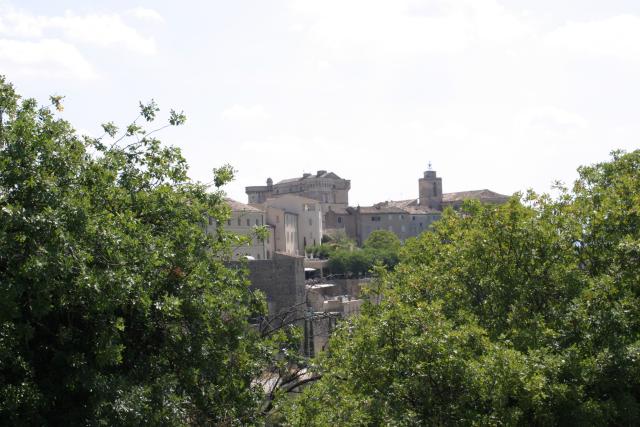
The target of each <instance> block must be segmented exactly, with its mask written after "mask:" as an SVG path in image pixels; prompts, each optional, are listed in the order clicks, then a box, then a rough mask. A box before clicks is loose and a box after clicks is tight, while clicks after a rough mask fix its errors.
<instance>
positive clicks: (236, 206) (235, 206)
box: [224, 199, 262, 212]
mask: <svg viewBox="0 0 640 427" xmlns="http://www.w3.org/2000/svg"><path fill="white" fill-rule="evenodd" d="M224 200H225V202H227V204H228V205H229V207H230V208H231V211H232V212H243V211H244V212H262V209H258V208H256V207H254V206H251V205H246V204H244V203H240V202H238V201H235V200H233V199H224Z"/></svg>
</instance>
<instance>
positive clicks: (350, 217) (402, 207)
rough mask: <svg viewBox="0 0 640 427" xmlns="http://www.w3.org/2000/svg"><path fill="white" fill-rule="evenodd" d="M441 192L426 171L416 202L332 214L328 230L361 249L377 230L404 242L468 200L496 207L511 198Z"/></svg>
mask: <svg viewBox="0 0 640 427" xmlns="http://www.w3.org/2000/svg"><path fill="white" fill-rule="evenodd" d="M442 188H443V187H442V178H441V177H439V176H438V175H437V173H436V171H433V170H428V171H425V172H424V174H423V177H422V178H420V179H418V198H417V199H409V200H390V201H385V202H380V203H376V204H375V205H373V206H358V207H357V208H346V209H336V210H335V211H334V210H330V211H329V212H328V213H327V214H326V215H325V219H326V227H327V229H333V230H343V231H344V232H345V233H346V234H347V236H349V237H350V238H352V239H354V240H356V242H357V243H358V245H362V244H363V243H364V241H365V240H367V237H369V235H370V234H371V232H373V231H375V230H388V231H392V232H393V233H395V234H396V235H397V236H398V238H399V239H400V240H402V241H404V240H406V239H408V238H410V237H415V236H418V235H420V234H421V233H422V232H424V231H426V230H427V229H429V227H430V226H431V224H432V223H433V222H434V221H436V220H438V219H439V218H440V216H441V214H442V211H443V210H444V209H445V208H447V207H451V208H453V209H459V208H460V206H461V205H462V203H463V202H464V201H465V200H470V199H473V200H479V201H481V202H483V203H496V204H500V203H505V202H506V201H507V200H508V199H509V196H505V195H503V194H498V193H495V192H493V191H490V190H486V189H485V190H474V191H461V192H455V193H443V192H442Z"/></svg>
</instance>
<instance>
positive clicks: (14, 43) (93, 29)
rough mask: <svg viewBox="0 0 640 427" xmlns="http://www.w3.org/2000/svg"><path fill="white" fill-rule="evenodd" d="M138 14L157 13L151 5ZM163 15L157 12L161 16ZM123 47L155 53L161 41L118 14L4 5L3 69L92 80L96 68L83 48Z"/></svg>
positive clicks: (0, 17) (0, 22)
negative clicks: (41, 12)
mask: <svg viewBox="0 0 640 427" xmlns="http://www.w3.org/2000/svg"><path fill="white" fill-rule="evenodd" d="M134 11H135V13H137V14H138V16H140V15H144V14H146V16H147V18H150V17H152V16H155V15H153V14H152V12H154V11H152V10H151V9H141V8H138V9H134ZM155 18H157V16H155ZM82 45H87V46H97V47H100V48H121V49H125V50H129V51H131V52H134V53H141V54H145V55H153V54H154V53H155V52H156V44H155V41H154V39H153V38H152V37H147V36H143V35H142V34H140V33H139V32H138V30H137V29H136V28H134V27H132V26H130V25H128V24H127V23H125V22H124V20H123V19H122V17H121V16H120V15H119V14H117V13H101V14H96V13H90V14H83V15H80V14H76V13H74V12H72V11H66V12H65V13H64V14H63V15H59V16H44V15H37V14H34V13H31V12H29V11H27V10H22V9H16V8H14V7H11V6H10V5H7V4H0V69H2V71H3V72H11V73H20V74H23V75H28V76H48V77H51V76H53V77H68V78H78V79H92V78H96V77H97V73H96V71H95V70H94V67H93V66H92V65H91V63H90V62H89V61H88V60H87V59H86V57H85V56H84V55H83V53H82V50H81V49H80V48H79V47H80V46H82Z"/></svg>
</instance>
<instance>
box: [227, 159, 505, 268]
mask: <svg viewBox="0 0 640 427" xmlns="http://www.w3.org/2000/svg"><path fill="white" fill-rule="evenodd" d="M350 188H351V181H350V180H348V179H343V178H341V177H339V176H338V175H337V174H335V173H334V172H328V171H326V170H319V171H317V173H315V174H310V173H305V174H303V175H302V176H301V177H297V178H289V179H283V180H281V181H279V182H277V183H275V184H274V183H273V180H272V179H271V178H268V179H267V181H266V185H264V186H249V187H246V193H247V197H248V203H247V204H245V203H241V202H238V201H235V200H228V204H229V206H230V207H231V211H232V217H231V219H229V221H228V223H227V227H228V230H229V231H232V232H234V233H237V234H250V233H252V232H253V229H254V227H255V226H262V225H264V226H267V228H268V238H267V239H265V240H264V241H259V240H257V239H256V240H254V242H253V244H252V245H251V246H244V247H241V248H236V249H235V253H234V256H235V257H236V258H238V257H241V256H244V257H249V259H256V260H265V259H271V258H272V257H273V255H274V254H275V253H281V254H287V255H298V256H305V249H306V248H307V247H308V246H315V245H319V244H321V242H322V237H323V236H325V235H326V236H334V235H336V234H338V233H341V232H342V233H344V234H345V235H346V236H347V237H349V238H350V239H352V240H354V241H355V242H356V243H357V244H358V245H359V246H361V245H362V244H363V242H364V241H365V240H366V239H367V237H369V235H370V234H371V232H373V231H375V230H388V231H391V232H393V233H394V234H396V235H397V236H398V238H399V239H400V240H401V241H404V240H406V239H408V238H410V237H415V236H418V235H419V234H420V233H422V232H423V231H425V230H427V229H428V228H429V226H430V225H431V224H432V223H433V222H434V221H436V220H438V219H439V218H440V216H441V214H442V211H443V210H444V209H445V208H446V207H449V206H450V207H452V208H454V209H457V208H458V207H460V205H461V204H462V202H463V201H464V200H467V199H474V200H479V201H481V202H484V203H497V204H499V203H504V202H505V201H506V200H507V199H508V196H505V195H502V194H498V193H495V192H493V191H490V190H487V189H483V190H472V191H462V192H455V193H443V192H442V178H441V177H439V176H437V173H436V171H433V170H427V171H425V172H424V175H423V177H422V178H420V179H419V180H418V197H417V198H415V199H409V200H395V201H384V202H380V203H376V204H374V205H373V206H357V207H352V206H349V190H350Z"/></svg>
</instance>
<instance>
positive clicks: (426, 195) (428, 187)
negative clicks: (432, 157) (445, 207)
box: [418, 162, 442, 211]
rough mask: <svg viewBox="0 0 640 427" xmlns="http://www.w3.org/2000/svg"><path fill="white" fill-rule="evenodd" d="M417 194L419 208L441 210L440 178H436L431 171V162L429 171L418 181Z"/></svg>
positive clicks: (434, 172)
mask: <svg viewBox="0 0 640 427" xmlns="http://www.w3.org/2000/svg"><path fill="white" fill-rule="evenodd" d="M418 194H419V201H418V204H419V205H420V206H424V207H427V208H429V209H434V210H437V211H441V210H442V178H440V177H438V176H437V174H436V171H434V170H431V162H429V170H427V171H425V172H424V177H423V178H420V179H419V180H418Z"/></svg>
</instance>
